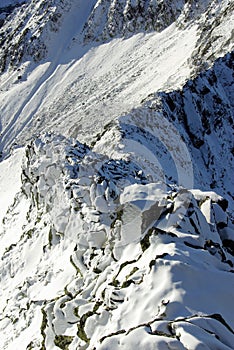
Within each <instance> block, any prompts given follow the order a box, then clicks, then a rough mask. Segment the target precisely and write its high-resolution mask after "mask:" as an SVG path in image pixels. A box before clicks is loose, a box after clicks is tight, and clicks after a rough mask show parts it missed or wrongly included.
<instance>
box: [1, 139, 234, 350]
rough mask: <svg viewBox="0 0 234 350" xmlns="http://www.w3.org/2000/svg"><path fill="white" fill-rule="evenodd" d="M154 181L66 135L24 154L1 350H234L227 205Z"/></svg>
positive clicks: (6, 254) (5, 268) (7, 241)
mask: <svg viewBox="0 0 234 350" xmlns="http://www.w3.org/2000/svg"><path fill="white" fill-rule="evenodd" d="M142 148H143V146H142ZM143 150H144V149H143ZM139 154H140V145H139ZM10 159H11V158H9V159H8V160H6V161H5V163H6V162H10ZM21 159H22V156H21V157H20V158H19V161H18V162H19V163H20V162H22V160H21ZM5 163H4V162H3V163H2V164H1V165H0V166H1V170H2V169H4V167H6V165H5ZM15 167H18V164H17V162H16V164H15ZM12 168H13V169H14V166H13V167H12ZM13 169H12V170H13ZM147 175H149V174H147V170H145V173H144V171H143V170H142V169H141V168H140V166H139V164H137V163H136V162H134V161H133V160H128V161H127V160H124V159H123V157H122V154H121V153H120V154H119V158H118V157H117V152H116V157H115V158H110V157H108V155H106V154H100V153H98V152H97V150H96V151H94V150H93V151H92V150H90V149H89V148H88V147H87V146H85V145H82V144H80V143H79V142H77V141H75V140H68V139H66V138H64V137H63V136H56V135H53V134H50V135H48V134H47V135H44V136H43V137H42V138H40V139H36V140H35V141H33V142H32V143H31V144H30V145H28V146H27V147H26V149H25V151H24V155H23V165H22V175H21V181H22V188H21V190H20V191H19V192H18V194H17V195H16V197H15V202H14V204H13V205H12V207H11V208H10V209H9V210H8V213H7V215H6V216H5V219H4V223H3V231H2V233H1V251H2V259H1V286H2V287H1V298H0V300H1V315H2V316H1V321H0V327H1V329H2V336H1V342H2V344H1V348H2V349H13V348H16V347H19V346H20V348H21V349H57V348H61V349H120V348H121V349H122V348H123V349H126V350H127V349H133V348H134V347H136V346H137V347H138V348H139V349H153V348H154V349H166V348H173V349H196V348H199V346H205V347H206V348H207V349H212V350H213V349H232V345H233V340H234V334H233V327H234V319H233V308H232V300H233V288H234V278H233V263H234V259H233V254H234V251H233V240H232V239H233V226H232V224H231V222H230V219H229V218H228V215H227V213H226V210H227V201H226V200H224V199H223V198H222V197H220V196H218V195H216V194H215V193H214V192H201V191H199V190H190V191H188V190H186V189H182V188H176V187H174V186H169V185H167V186H166V185H165V183H163V182H160V181H158V182H155V181H153V182H151V179H150V177H149V176H147ZM5 181H7V179H6V180H5ZM16 228H17V230H16ZM199 344H200V345H199ZM202 344H203V345H202Z"/></svg>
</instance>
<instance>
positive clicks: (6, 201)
mask: <svg viewBox="0 0 234 350" xmlns="http://www.w3.org/2000/svg"><path fill="white" fill-rule="evenodd" d="M23 156H24V149H17V150H15V152H14V153H13V154H12V155H11V157H9V158H7V159H6V160H4V161H2V162H1V163H0V193H1V202H0V222H2V219H3V218H4V216H5V215H6V213H7V210H8V208H9V206H10V205H11V204H13V202H14V198H15V195H16V193H17V192H19V190H20V187H21V179H20V176H21V164H22V158H23ZM13 169H14V171H12V170H13Z"/></svg>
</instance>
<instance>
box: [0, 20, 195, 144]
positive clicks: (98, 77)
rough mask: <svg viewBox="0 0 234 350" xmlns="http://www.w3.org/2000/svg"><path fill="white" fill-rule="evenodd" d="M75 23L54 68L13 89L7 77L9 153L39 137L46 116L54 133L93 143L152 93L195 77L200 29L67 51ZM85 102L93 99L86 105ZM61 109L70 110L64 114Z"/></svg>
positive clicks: (40, 69)
mask: <svg viewBox="0 0 234 350" xmlns="http://www.w3.org/2000/svg"><path fill="white" fill-rule="evenodd" d="M84 18H85V17H84ZM70 20H71V18H70V17H68V18H67V19H66V22H65V23H64V27H65V28H67V27H68V28H70V29H69V31H68V30H67V31H65V33H64V31H63V33H64V34H63V37H59V39H58V40H59V41H58V42H57V43H56V41H55V42H54V43H53V47H51V52H56V56H55V57H54V56H53V57H51V62H45V63H44V64H41V65H40V66H36V67H35V68H34V69H33V70H32V71H31V72H30V73H28V75H27V79H26V81H24V80H23V81H21V82H20V83H17V84H14V85H13V89H12V88H11V86H12V83H13V81H12V80H11V79H10V80H9V78H8V77H7V78H6V80H4V76H3V81H2V84H1V85H2V87H3V89H2V90H3V91H2V92H1V95H0V101H1V114H2V115H4V116H5V120H7V123H6V122H5V123H3V130H2V143H3V144H4V145H5V147H7V148H9V146H10V144H11V143H12V142H13V139H15V138H17V140H21V134H22V133H24V132H25V130H27V131H26V132H27V137H28V136H29V134H33V133H34V132H36V133H37V132H38V128H39V130H40V126H39V125H38V122H39V121H37V119H38V118H39V119H40V120H43V119H44V116H46V115H47V116H46V122H45V123H46V125H47V129H48V130H49V129H51V127H53V129H54V130H57V131H59V132H60V131H62V132H63V133H64V134H68V133H71V130H73V131H72V134H73V136H75V137H76V136H77V135H78V134H79V139H80V140H81V141H82V140H85V138H86V135H87V131H88V134H89V138H90V136H92V135H94V134H96V132H97V130H99V129H100V128H101V127H102V126H103V125H104V124H106V123H107V122H109V121H110V120H112V119H113V118H115V117H116V116H118V115H121V114H122V113H123V112H127V111H130V110H131V109H132V108H133V107H136V106H138V105H139V104H140V102H141V100H142V99H143V98H145V97H147V96H148V95H149V94H150V93H152V92H155V91H157V90H159V89H160V90H172V89H175V88H177V87H179V86H181V85H183V83H184V82H185V80H186V78H187V77H188V76H189V73H190V69H189V68H188V65H187V64H186V62H187V59H188V58H189V57H190V55H191V52H192V51H193V49H194V44H195V42H196V40H195V38H196V30H197V27H196V25H194V26H193V27H191V28H190V29H188V30H187V31H180V30H178V29H177V28H176V27H175V25H172V26H171V27H169V28H168V29H167V30H165V31H163V32H162V33H153V34H144V35H143V34H137V35H134V36H133V37H131V38H129V39H125V40H123V39H115V40H112V41H111V42H109V43H107V44H103V45H99V46H97V47H95V46H94V47H90V45H89V46H86V47H82V46H81V45H80V44H79V43H76V42H74V43H73V44H72V47H71V48H70V49H67V48H66V47H60V43H61V42H62V43H67V42H69V40H71V37H73V36H74V35H75V33H76V31H77V26H74V28H73V27H72V26H70V25H69V26H68V25H66V23H70ZM71 23H73V20H72V22H71ZM72 30H73V31H74V33H72V35H71V34H70V31H72ZM67 38H69V40H68V39H67ZM66 45H67V44H66ZM50 55H52V54H50V53H49V57H48V58H50ZM31 69H32V68H31ZM13 79H15V78H14V75H13ZM97 86H98V89H97ZM108 94H109V95H110V96H109V97H108V99H107V95H108ZM13 96H17V99H18V101H17V100H16V99H15V98H13ZM77 96H78V98H77ZM83 96H87V97H86V101H85V105H83V103H82V101H83ZM61 105H63V106H65V108H64V107H63V108H62V114H61V108H60V106H61ZM90 106H92V108H90ZM71 107H72V109H71ZM87 113H89V114H90V116H89V118H88V119H87ZM97 114H99V118H98V120H97V119H96V121H95V124H94V123H93V120H95V118H96V117H95V116H96V115H97ZM39 116H40V117H39ZM77 116H79V117H78V120H79V131H77V132H76V131H75V130H76V128H77ZM65 119H66V123H64V120H65ZM3 122H4V120H3ZM39 124H40V123H39ZM44 125H45V124H44V122H43V126H44ZM94 125H95V128H94ZM29 127H30V129H29ZM23 137H24V136H23Z"/></svg>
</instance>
